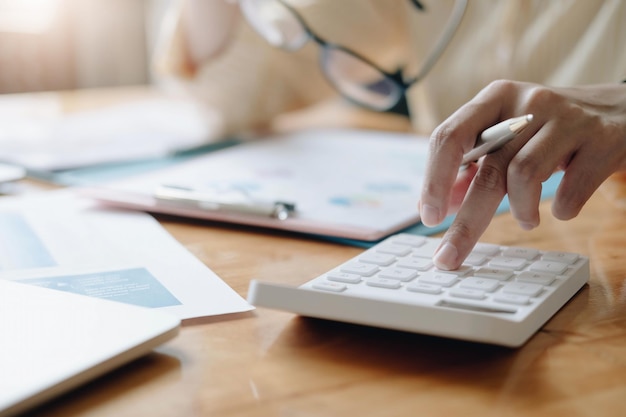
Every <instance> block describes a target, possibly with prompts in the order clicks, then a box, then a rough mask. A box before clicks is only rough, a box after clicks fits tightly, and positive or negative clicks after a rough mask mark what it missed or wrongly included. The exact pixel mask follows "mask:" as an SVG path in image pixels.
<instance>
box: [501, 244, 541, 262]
mask: <svg viewBox="0 0 626 417" xmlns="http://www.w3.org/2000/svg"><path fill="white" fill-rule="evenodd" d="M537 255H539V251H538V250H537V249H528V248H515V247H511V248H506V249H504V250H503V251H502V256H508V257H511V258H524V259H526V260H527V261H530V260H533V259H535V258H536V257H537Z"/></svg>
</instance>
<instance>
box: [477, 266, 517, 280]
mask: <svg viewBox="0 0 626 417" xmlns="http://www.w3.org/2000/svg"><path fill="white" fill-rule="evenodd" d="M474 275H476V276H477V277H483V278H491V279H497V280H498V281H506V280H508V279H509V278H511V277H512V276H513V271H511V270H507V269H498V268H480V269H478V270H477V271H476V272H474Z"/></svg>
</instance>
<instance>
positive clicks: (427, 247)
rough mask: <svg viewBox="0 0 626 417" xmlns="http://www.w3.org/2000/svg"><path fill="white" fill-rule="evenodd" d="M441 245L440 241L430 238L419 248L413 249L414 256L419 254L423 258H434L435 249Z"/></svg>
mask: <svg viewBox="0 0 626 417" xmlns="http://www.w3.org/2000/svg"><path fill="white" fill-rule="evenodd" d="M438 247H439V241H437V240H429V241H428V242H426V243H425V244H423V245H422V246H420V247H419V248H417V249H413V256H419V257H422V258H429V259H430V258H432V257H433V256H434V255H435V251H436V250H437V248H438Z"/></svg>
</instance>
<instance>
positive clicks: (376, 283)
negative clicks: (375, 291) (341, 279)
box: [365, 277, 401, 290]
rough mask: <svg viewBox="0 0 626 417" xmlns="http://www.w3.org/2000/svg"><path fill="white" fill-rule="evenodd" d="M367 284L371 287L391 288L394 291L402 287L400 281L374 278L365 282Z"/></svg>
mask: <svg viewBox="0 0 626 417" xmlns="http://www.w3.org/2000/svg"><path fill="white" fill-rule="evenodd" d="M365 283H366V284H367V285H369V286H370V287H379V288H390V289H394V290H395V289H397V288H400V287H401V284H400V281H398V280H397V279H387V278H378V277H374V278H369V279H368V280H367V281H365Z"/></svg>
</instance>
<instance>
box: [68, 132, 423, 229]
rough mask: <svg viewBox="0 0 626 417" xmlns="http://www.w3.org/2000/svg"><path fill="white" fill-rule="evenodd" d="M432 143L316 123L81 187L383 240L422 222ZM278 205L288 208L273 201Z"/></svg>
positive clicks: (239, 218)
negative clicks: (421, 204) (421, 199)
mask: <svg viewBox="0 0 626 417" xmlns="http://www.w3.org/2000/svg"><path fill="white" fill-rule="evenodd" d="M427 152H428V140H427V138H426V137H422V136H418V135H415V134H410V133H397V132H386V131H373V130H352V129H311V130H304V131H298V132H293V133H286V134H281V135H275V136H268V137H263V138H258V139H255V140H253V141H248V142H243V143H241V144H239V145H235V146H232V147H228V148H225V149H219V150H216V151H213V152H210V153H208V154H204V155H200V156H197V157H194V158H191V159H189V160H186V161H184V162H181V163H179V164H176V165H174V166H170V167H167V168H164V169H159V170H156V171H152V172H148V173H143V174H140V175H136V176H132V177H128V178H125V179H123V180H119V181H115V182H110V183H104V184H98V185H94V186H88V187H84V188H82V189H80V193H81V194H82V195H86V196H89V197H91V198H94V199H96V200H97V201H99V202H100V203H101V204H104V205H108V206H113V207H120V208H126V209H133V210H141V211H146V212H150V213H162V214H169V215H175V216H182V217H188V218H195V219H206V220H211V221H218V222H225V223H233V224H242V225H248V226H257V227H262V228H270V229H278V230H287V231H292V232H301V233H306V234H315V235H322V236H328V237H335V238H345V239H355V240H360V241H377V240H380V239H382V238H384V237H386V236H388V235H390V234H393V233H395V232H398V231H400V230H403V229H406V228H407V227H409V226H412V225H415V224H417V223H419V220H420V217H419V213H418V212H417V201H418V198H419V192H420V190H421V187H422V180H423V173H424V167H425V163H426V157H427ZM164 191H166V194H168V193H169V195H164V193H163V192H164ZM278 206H280V207H281V210H282V211H272V210H271V208H272V207H273V208H275V209H276V207H278ZM277 213H282V214H277ZM285 213H286V214H285Z"/></svg>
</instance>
